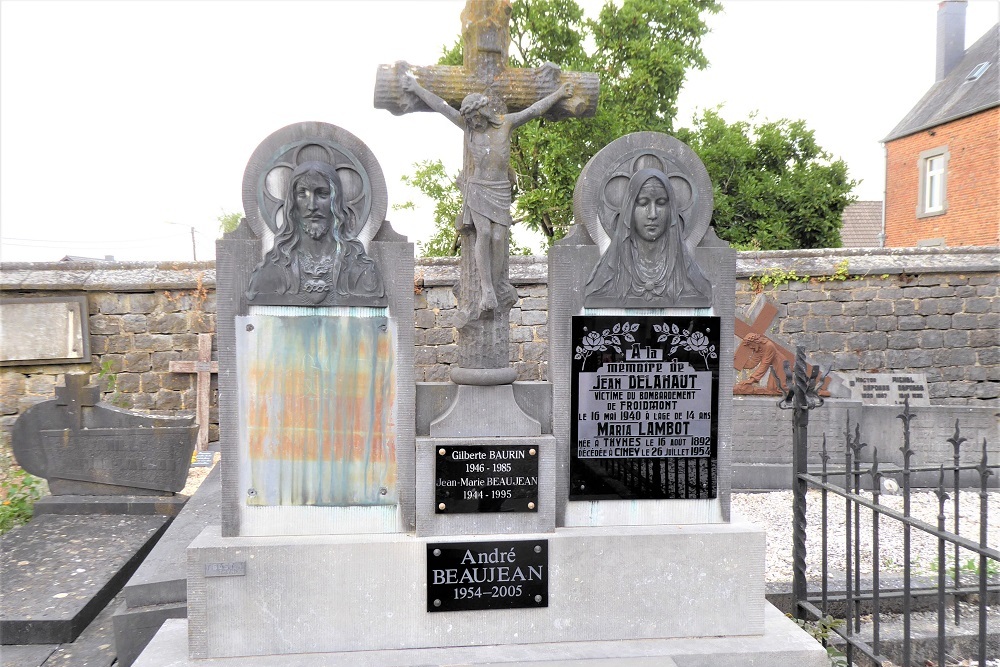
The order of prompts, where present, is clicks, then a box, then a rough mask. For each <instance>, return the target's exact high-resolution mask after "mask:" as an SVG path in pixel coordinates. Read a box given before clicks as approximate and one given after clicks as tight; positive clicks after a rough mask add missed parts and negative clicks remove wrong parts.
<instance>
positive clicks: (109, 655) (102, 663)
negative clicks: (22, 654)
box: [4, 594, 121, 667]
mask: <svg viewBox="0 0 1000 667" xmlns="http://www.w3.org/2000/svg"><path fill="white" fill-rule="evenodd" d="M120 598H121V595H120V594H119V595H117V596H115V598H114V599H113V600H112V601H111V602H110V603H109V604H108V605H107V606H106V607H104V609H103V610H102V611H101V613H100V614H98V615H97V618H95V619H94V620H93V621H91V622H90V624H89V625H88V626H87V628H86V629H85V630H84V631H83V632H81V633H80V636H79V637H77V638H76V639H75V640H74V641H73V642H71V643H68V644H60V645H59V646H58V647H56V649H55V650H54V651H53V652H52V655H51V656H49V658H48V659H47V660H46V661H45V662H43V663H42V662H40V663H37V664H38V666H39V667H111V665H116V664H119V663H117V662H115V661H116V660H117V659H118V655H117V650H116V648H115V641H114V631H113V629H112V626H111V618H112V613H113V612H114V610H115V608H116V607H117V606H118V604H119V602H120ZM4 651H6V647H5V648H4ZM20 667H35V665H27V664H23V665H21V666H20Z"/></svg>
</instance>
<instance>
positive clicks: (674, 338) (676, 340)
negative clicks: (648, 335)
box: [653, 322, 719, 368]
mask: <svg viewBox="0 0 1000 667" xmlns="http://www.w3.org/2000/svg"><path fill="white" fill-rule="evenodd" d="M653 331H655V332H656V333H658V334H660V336H659V337H658V338H657V339H656V342H657V343H662V342H664V341H666V340H667V339H670V352H668V354H673V353H674V352H676V351H677V349H678V348H680V347H683V348H684V349H685V350H687V351H688V352H696V353H698V354H699V355H701V358H702V361H704V362H705V368H708V360H709V359H717V358H718V356H719V355H718V354H716V352H715V346H714V345H712V344H711V343H709V341H708V336H706V335H705V334H704V333H702V332H701V331H688V330H687V329H681V328H680V327H678V326H677V325H676V324H667V323H666V322H664V323H663V324H654V325H653ZM706 331H707V330H706Z"/></svg>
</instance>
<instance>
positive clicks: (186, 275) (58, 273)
mask: <svg viewBox="0 0 1000 667" xmlns="http://www.w3.org/2000/svg"><path fill="white" fill-rule="evenodd" d="M199 286H200V287H204V288H207V289H215V262H214V261H208V262H4V263H2V264H0V291H15V290H21V291H25V290H32V291H37V290H51V291H62V290H74V291H78V290H82V291H85V292H150V291H155V290H164V289H197V288H198V287H199Z"/></svg>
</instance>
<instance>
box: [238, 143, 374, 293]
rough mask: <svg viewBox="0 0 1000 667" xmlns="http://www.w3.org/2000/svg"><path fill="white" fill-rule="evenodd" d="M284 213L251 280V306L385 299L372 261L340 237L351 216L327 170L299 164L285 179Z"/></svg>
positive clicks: (335, 179)
mask: <svg viewBox="0 0 1000 667" xmlns="http://www.w3.org/2000/svg"><path fill="white" fill-rule="evenodd" d="M284 211H285V218H286V222H285V225H284V226H283V227H282V228H281V231H280V232H279V233H278V235H277V236H276V237H275V239H274V247H273V248H271V250H269V251H268V252H267V254H266V255H265V256H264V259H263V261H262V262H261V263H260V265H259V266H258V267H257V269H256V270H255V271H254V273H253V275H252V276H251V277H250V287H249V289H248V290H247V298H248V299H249V300H250V302H251V303H260V304H295V305H316V306H318V305H332V304H344V303H347V302H348V301H350V300H351V299H350V297H370V298H375V299H378V298H380V297H383V296H384V294H385V288H384V286H383V283H382V277H381V275H380V274H379V272H378V267H377V266H376V265H375V262H374V261H373V260H372V259H371V258H370V257H369V256H368V255H367V254H366V253H365V248H364V245H362V243H361V241H359V240H357V239H356V238H350V237H348V236H347V235H346V234H345V232H344V230H345V229H346V228H347V223H348V220H349V215H350V213H349V211H348V209H347V207H346V206H345V205H344V197H343V192H342V190H341V186H340V179H339V177H338V176H337V172H336V170H335V169H334V168H333V166H332V165H330V164H327V163H325V162H303V163H302V164H300V165H299V166H298V167H297V168H296V169H295V170H294V171H293V172H292V175H291V178H290V179H289V185H288V191H287V193H286V194H285V207H284Z"/></svg>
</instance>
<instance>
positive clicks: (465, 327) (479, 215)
mask: <svg viewBox="0 0 1000 667" xmlns="http://www.w3.org/2000/svg"><path fill="white" fill-rule="evenodd" d="M510 15H511V7H510V1H509V0H469V1H468V3H467V4H466V5H465V9H464V10H463V11H462V15H461V19H462V45H463V48H462V57H463V65H462V67H440V66H439V67H411V66H410V65H408V64H407V63H405V62H397V63H395V64H394V65H382V66H380V67H379V70H378V74H377V76H376V79H375V107H376V108H378V109H386V110H388V111H390V112H391V113H393V114H397V115H399V114H404V113H410V112H413V111H435V112H438V113H441V114H443V115H444V116H445V117H446V118H448V119H449V120H451V121H452V122H453V123H455V124H456V125H458V126H459V127H461V128H463V131H464V135H465V154H464V160H463V171H462V176H461V177H460V179H459V180H460V187H461V189H462V191H463V211H462V214H461V215H460V217H459V220H458V221H456V225H457V226H458V227H459V229H460V233H461V234H462V244H461V245H462V260H461V279H460V280H459V285H458V290H457V296H458V306H459V313H460V314H461V320H460V322H459V325H458V326H459V342H458V348H459V350H458V351H459V363H458V365H457V366H456V367H453V369H452V375H451V378H452V381H454V382H456V383H459V384H477V385H499V384H507V383H510V382H513V380H514V379H515V377H516V375H517V374H516V372H515V371H514V369H513V368H511V367H510V360H509V353H510V352H509V337H510V324H509V320H510V308H511V307H512V306H513V305H514V304H515V303H516V302H517V294H516V291H515V290H514V288H513V287H512V286H511V285H510V278H509V275H508V273H509V266H508V261H509V260H508V256H507V247H508V237H507V234H508V233H509V227H510V225H511V224H512V221H511V220H510V214H509V209H510V182H509V178H510V177H509V166H508V162H509V157H508V155H509V145H510V144H509V140H510V134H509V133H510V132H511V131H512V130H513V129H516V128H517V127H518V126H519V125H521V124H523V123H525V122H528V121H529V120H531V119H533V118H537V117H538V116H541V115H546V116H547V117H549V118H552V119H559V118H567V117H581V116H592V115H593V114H594V113H595V112H596V110H597V96H598V91H599V88H600V82H599V79H598V77H597V75H596V74H593V73H584V72H563V71H561V70H560V69H559V68H558V67H556V66H554V65H552V64H551V63H546V65H544V66H542V67H538V68H533V69H517V68H508V67H507V54H508V51H509V47H510ZM460 107H461V109H462V111H461V112H459V111H458V109H459V108H460Z"/></svg>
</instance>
